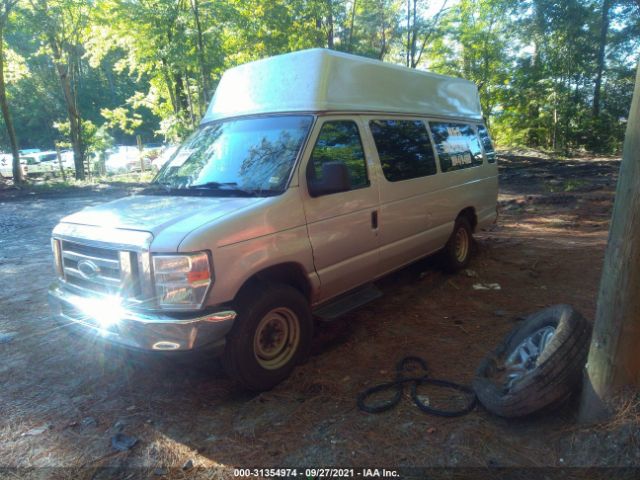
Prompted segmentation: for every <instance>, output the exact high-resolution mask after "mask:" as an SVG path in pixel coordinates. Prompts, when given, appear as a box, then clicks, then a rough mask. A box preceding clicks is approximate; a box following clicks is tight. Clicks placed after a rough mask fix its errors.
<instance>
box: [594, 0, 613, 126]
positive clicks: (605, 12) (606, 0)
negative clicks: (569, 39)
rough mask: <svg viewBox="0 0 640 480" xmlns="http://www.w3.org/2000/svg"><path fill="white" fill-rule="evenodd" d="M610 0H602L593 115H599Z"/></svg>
mask: <svg viewBox="0 0 640 480" xmlns="http://www.w3.org/2000/svg"><path fill="white" fill-rule="evenodd" d="M611 3H612V0H603V2H602V23H601V25H600V43H599V45H598V69H597V73H596V83H595V86H594V88H593V116H594V117H598V116H599V115H600V89H601V87H602V73H603V72H604V54H605V48H606V46H607V33H608V32H609V9H610V8H611Z"/></svg>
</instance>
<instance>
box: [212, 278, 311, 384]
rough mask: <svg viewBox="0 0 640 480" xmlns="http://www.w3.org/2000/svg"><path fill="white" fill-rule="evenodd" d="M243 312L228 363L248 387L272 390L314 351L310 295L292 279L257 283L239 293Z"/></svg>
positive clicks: (225, 357)
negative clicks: (289, 280)
mask: <svg viewBox="0 0 640 480" xmlns="http://www.w3.org/2000/svg"><path fill="white" fill-rule="evenodd" d="M236 303H237V310H238V318H237V319H236V321H235V323H234V325H233V328H232V329H231V332H230V333H229V335H228V336H227V343H226V346H225V349H224V353H223V356H222V363H223V365H224V367H225V370H226V371H227V374H228V375H229V376H230V377H232V378H234V379H235V380H237V381H238V382H239V383H240V384H241V385H242V386H243V387H244V388H246V389H248V390H256V391H262V390H269V389H271V388H273V387H275V386H276V385H277V384H278V383H280V382H281V381H283V380H284V379H285V378H287V377H288V376H289V375H290V374H291V372H292V370H293V369H294V367H295V366H296V364H298V363H300V361H302V360H303V359H304V358H305V357H306V356H307V354H308V352H309V350H310V347H311V338H312V334H313V321H312V316H311V309H310V306H309V302H308V301H307V299H306V298H305V297H304V296H303V295H302V294H301V293H300V292H299V291H298V290H296V289H295V288H292V287H290V286H288V285H282V284H276V285H257V286H254V287H253V288H248V289H247V290H245V291H244V292H242V293H241V294H240V295H239V296H238V299H237V302H236Z"/></svg>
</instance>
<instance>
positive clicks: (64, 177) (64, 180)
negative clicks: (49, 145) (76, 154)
mask: <svg viewBox="0 0 640 480" xmlns="http://www.w3.org/2000/svg"><path fill="white" fill-rule="evenodd" d="M56 156H57V157H58V166H59V167H60V173H61V174H62V181H63V182H66V181H67V174H66V173H65V172H64V167H63V166H62V156H61V155H60V147H59V146H58V144H57V143H56Z"/></svg>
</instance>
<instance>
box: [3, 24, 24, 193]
mask: <svg viewBox="0 0 640 480" xmlns="http://www.w3.org/2000/svg"><path fill="white" fill-rule="evenodd" d="M0 109H2V117H3V118H4V124H5V126H6V127H7V135H8V136H9V143H10V144H11V155H12V156H13V183H14V184H17V183H22V182H23V181H24V178H22V168H21V167H20V152H18V140H17V139H16V131H15V129H14V128H13V120H12V119H11V113H10V112H9V103H8V102H7V90H6V85H5V82H4V25H0Z"/></svg>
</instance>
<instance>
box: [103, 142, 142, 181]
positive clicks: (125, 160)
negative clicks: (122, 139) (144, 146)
mask: <svg viewBox="0 0 640 480" xmlns="http://www.w3.org/2000/svg"><path fill="white" fill-rule="evenodd" d="M143 152H144V151H143ZM143 162H144V166H145V169H146V170H148V169H150V168H151V159H150V158H149V157H148V156H145V155H144V154H143ZM105 168H106V170H107V173H111V174H114V173H128V172H139V171H140V150H138V147H133V146H126V145H119V146H117V147H114V148H113V149H111V150H110V151H109V152H108V153H107V159H106V161H105Z"/></svg>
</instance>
